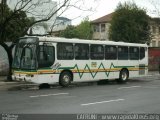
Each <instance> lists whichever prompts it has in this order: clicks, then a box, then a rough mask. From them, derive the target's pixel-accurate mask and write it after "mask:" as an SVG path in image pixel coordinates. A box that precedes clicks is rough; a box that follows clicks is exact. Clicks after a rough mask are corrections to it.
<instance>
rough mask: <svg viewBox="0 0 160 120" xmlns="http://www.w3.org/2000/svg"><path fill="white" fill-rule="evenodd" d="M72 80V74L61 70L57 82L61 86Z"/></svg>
mask: <svg viewBox="0 0 160 120" xmlns="http://www.w3.org/2000/svg"><path fill="white" fill-rule="evenodd" d="M71 81H72V75H71V74H70V73H69V72H67V71H65V72H62V73H61V75H60V78H59V84H60V85H61V86H63V87H68V86H69V85H70V83H71Z"/></svg>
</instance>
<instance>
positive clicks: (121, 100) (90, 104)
mask: <svg viewBox="0 0 160 120" xmlns="http://www.w3.org/2000/svg"><path fill="white" fill-rule="evenodd" d="M122 100H124V99H117V100H109V101H101V102H94V103H86V104H81V106H87V105H94V104H100V103H109V102H118V101H122Z"/></svg>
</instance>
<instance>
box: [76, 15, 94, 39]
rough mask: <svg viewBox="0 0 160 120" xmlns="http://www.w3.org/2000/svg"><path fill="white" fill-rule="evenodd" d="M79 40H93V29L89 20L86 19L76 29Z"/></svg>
mask: <svg viewBox="0 0 160 120" xmlns="http://www.w3.org/2000/svg"><path fill="white" fill-rule="evenodd" d="M76 30H77V34H78V38H80V39H92V33H93V31H92V30H93V29H92V26H91V23H90V22H89V19H88V18H85V19H84V20H83V21H82V22H81V23H80V24H79V25H78V26H77V28H76Z"/></svg>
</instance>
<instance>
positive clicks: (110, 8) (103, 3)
mask: <svg viewBox="0 0 160 120" xmlns="http://www.w3.org/2000/svg"><path fill="white" fill-rule="evenodd" d="M73 1H74V0H73ZM79 1H81V0H79ZM125 1H131V2H135V3H136V4H137V6H139V7H142V8H145V9H146V10H147V14H149V15H150V16H152V17H155V16H156V15H155V13H154V11H155V10H154V9H155V7H154V5H153V4H152V3H151V0H82V2H79V3H76V6H78V7H79V6H80V7H81V8H82V9H83V10H86V11H83V10H79V9H76V8H73V7H72V8H70V9H68V10H67V11H65V12H64V13H63V14H62V15H61V16H64V17H67V18H69V19H71V20H72V24H73V25H77V24H79V23H80V22H81V21H82V20H83V19H84V18H86V17H87V16H88V17H89V20H90V21H92V20H95V19H97V18H99V17H102V16H104V15H107V14H109V13H112V12H114V10H115V8H116V7H117V5H118V3H120V2H121V3H124V2H125ZM154 1H155V2H158V3H160V0H154ZM159 7H160V6H159ZM90 8H92V11H88V9H90Z"/></svg>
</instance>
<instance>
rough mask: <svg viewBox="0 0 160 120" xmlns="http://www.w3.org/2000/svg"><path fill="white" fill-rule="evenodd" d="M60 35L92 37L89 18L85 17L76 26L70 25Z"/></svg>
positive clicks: (81, 37) (82, 37) (66, 36)
mask: <svg viewBox="0 0 160 120" xmlns="http://www.w3.org/2000/svg"><path fill="white" fill-rule="evenodd" d="M60 36H61V37H65V38H79V39H92V27H91V24H90V22H89V20H88V18H85V19H84V20H83V21H82V22H81V23H80V24H79V25H78V26H76V27H74V26H68V27H67V28H66V29H65V30H64V31H62V32H61V33H60Z"/></svg>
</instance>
